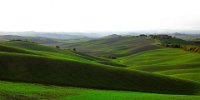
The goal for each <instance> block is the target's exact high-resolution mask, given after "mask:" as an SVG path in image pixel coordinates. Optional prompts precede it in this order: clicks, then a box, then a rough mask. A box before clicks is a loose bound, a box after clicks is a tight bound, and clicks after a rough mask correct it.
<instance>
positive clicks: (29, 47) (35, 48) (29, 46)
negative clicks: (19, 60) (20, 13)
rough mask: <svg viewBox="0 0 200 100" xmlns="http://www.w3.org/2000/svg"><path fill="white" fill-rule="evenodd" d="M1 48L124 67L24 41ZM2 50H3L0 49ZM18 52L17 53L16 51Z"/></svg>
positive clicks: (11, 42)
mask: <svg viewBox="0 0 200 100" xmlns="http://www.w3.org/2000/svg"><path fill="white" fill-rule="evenodd" d="M2 46H3V47H9V49H13V48H14V49H20V50H23V52H29V53H30V52H31V53H34V54H36V55H42V56H47V57H51V58H59V59H67V60H75V61H79V62H88V63H89V62H91V63H101V64H105V65H112V66H117V67H124V66H125V65H122V64H117V63H114V62H110V60H107V59H103V58H99V57H94V56H90V55H87V54H83V53H79V52H72V51H71V50H65V49H58V48H55V47H49V46H44V45H40V44H37V43H32V42H26V41H9V42H4V43H3V44H2ZM2 50H3V49H2ZM16 52H18V51H16Z"/></svg>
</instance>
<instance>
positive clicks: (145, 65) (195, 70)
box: [115, 48, 200, 82]
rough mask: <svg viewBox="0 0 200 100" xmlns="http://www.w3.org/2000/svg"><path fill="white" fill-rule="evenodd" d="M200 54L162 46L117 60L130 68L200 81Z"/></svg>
mask: <svg viewBox="0 0 200 100" xmlns="http://www.w3.org/2000/svg"><path fill="white" fill-rule="evenodd" d="M199 61H200V54H198V53H192V52H188V51H184V50H182V49H175V48H162V49H157V50H152V51H145V52H141V53H137V54H134V55H130V56H127V57H122V58H119V59H117V60H115V62H118V63H121V64H125V65H127V66H129V67H128V68H131V69H137V70H143V71H149V72H154V73H159V74H164V75H170V76H174V77H179V78H184V79H191V80H195V81H198V82H200V77H199V76H200V74H199V72H200V70H199V68H200V62H199Z"/></svg>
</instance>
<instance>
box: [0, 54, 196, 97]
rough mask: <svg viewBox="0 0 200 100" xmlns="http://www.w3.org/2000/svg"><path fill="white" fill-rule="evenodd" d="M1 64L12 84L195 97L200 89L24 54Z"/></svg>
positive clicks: (2, 57)
mask: <svg viewBox="0 0 200 100" xmlns="http://www.w3.org/2000/svg"><path fill="white" fill-rule="evenodd" d="M0 64H1V65H2V66H1V67H0V68H1V69H2V70H1V71H0V79H3V80H11V81H23V82H36V83H44V84H54V85H64V86H78V87H88V88H102V89H118V90H133V91H143V92H157V93H174V94H194V93H196V92H197V88H198V86H199V85H197V84H196V83H193V82H190V81H184V80H179V79H173V78H168V77H164V76H159V75H152V74H148V73H144V72H138V71H134V70H126V69H122V68H116V67H109V66H103V65H101V66H100V65H95V64H87V63H81V62H75V61H68V60H58V59H51V58H46V57H40V56H32V55H27V54H16V53H0ZM38 77H39V78H38ZM186 86H187V87H186Z"/></svg>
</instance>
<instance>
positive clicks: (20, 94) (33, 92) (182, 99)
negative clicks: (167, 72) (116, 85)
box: [0, 81, 200, 100]
mask: <svg viewBox="0 0 200 100" xmlns="http://www.w3.org/2000/svg"><path fill="white" fill-rule="evenodd" d="M0 99H1V100H38V99H42V100H52V99H53V100H55V99H56V100H135V99H136V100H199V99H200V96H188V95H167V94H153V93H141V92H128V91H111V90H94V89H86V88H75V87H58V86H44V85H39V84H28V83H14V82H5V81H0Z"/></svg>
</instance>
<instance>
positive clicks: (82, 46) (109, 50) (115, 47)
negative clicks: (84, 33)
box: [61, 34, 160, 57]
mask: <svg viewBox="0 0 200 100" xmlns="http://www.w3.org/2000/svg"><path fill="white" fill-rule="evenodd" d="M157 42H158V41H157V40H154V39H151V38H147V37H138V36H120V35H116V34H113V35H109V36H105V37H103V38H99V39H95V40H91V41H86V42H78V43H71V44H69V43H68V44H63V45H61V47H63V48H76V49H77V51H78V52H82V53H86V54H89V55H95V56H104V57H110V56H116V57H121V56H127V55H130V54H134V53H137V52H141V51H146V50H154V49H158V48H160V47H159V46H157V45H156V43H157Z"/></svg>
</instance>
